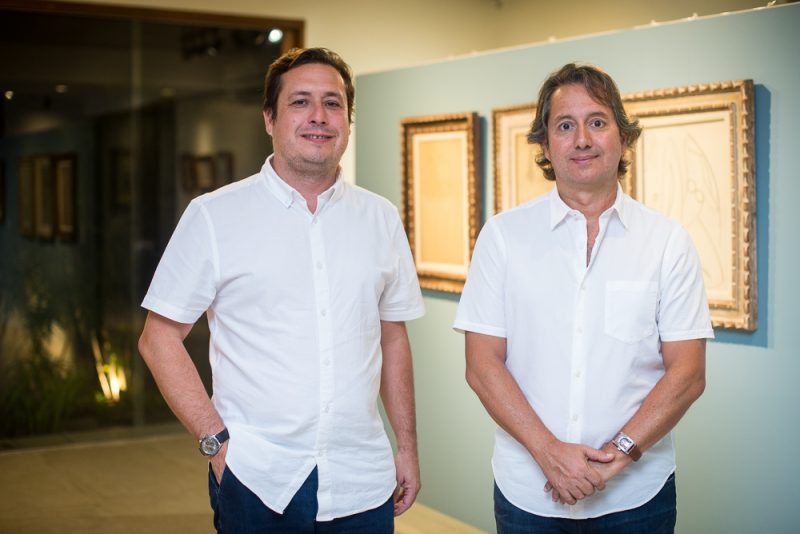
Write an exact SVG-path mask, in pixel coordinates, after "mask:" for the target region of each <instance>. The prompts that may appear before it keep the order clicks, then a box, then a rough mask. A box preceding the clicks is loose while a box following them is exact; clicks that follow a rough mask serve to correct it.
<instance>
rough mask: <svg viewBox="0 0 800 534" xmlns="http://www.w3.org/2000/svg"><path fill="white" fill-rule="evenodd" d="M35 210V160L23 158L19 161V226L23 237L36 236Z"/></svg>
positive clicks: (29, 157) (27, 157)
mask: <svg viewBox="0 0 800 534" xmlns="http://www.w3.org/2000/svg"><path fill="white" fill-rule="evenodd" d="M34 208H35V206H34V201H33V158H32V157H31V156H23V157H21V158H19V159H18V160H17V225H18V226H19V234H20V235H21V236H24V237H34V236H35V235H36V226H35V224H36V220H35V215H34V214H35V209H34Z"/></svg>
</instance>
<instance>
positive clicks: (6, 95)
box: [3, 91, 14, 100]
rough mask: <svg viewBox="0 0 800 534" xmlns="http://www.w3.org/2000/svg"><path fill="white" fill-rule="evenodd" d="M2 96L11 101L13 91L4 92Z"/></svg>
mask: <svg viewBox="0 0 800 534" xmlns="http://www.w3.org/2000/svg"><path fill="white" fill-rule="evenodd" d="M3 96H5V97H6V100H12V99H13V98H14V91H6V92H5V93H4V94H3Z"/></svg>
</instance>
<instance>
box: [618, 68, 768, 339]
mask: <svg viewBox="0 0 800 534" xmlns="http://www.w3.org/2000/svg"><path fill="white" fill-rule="evenodd" d="M623 100H624V101H625V108H626V110H627V111H628V113H629V114H630V115H631V116H633V117H636V118H637V119H639V121H640V124H641V126H642V136H641V137H640V138H639V140H638V142H637V145H636V149H635V157H634V158H632V165H631V169H630V172H629V176H628V177H626V181H629V189H630V192H631V196H633V197H635V198H637V199H638V200H640V201H642V202H643V203H645V204H647V205H649V206H651V207H653V208H655V209H658V210H660V211H662V212H664V213H665V214H666V215H668V216H670V217H673V218H675V219H677V220H678V221H680V222H681V223H682V224H683V225H684V226H685V227H686V228H687V229H688V230H689V233H690V234H692V239H693V240H694V242H695V245H696V247H697V249H698V253H699V254H700V259H701V263H702V264H703V274H704V278H705V282H706V290H707V291H708V294H709V305H710V307H711V319H712V322H713V324H714V326H718V327H723V328H736V329H741V330H749V331H752V330H755V329H756V327H757V302H758V301H757V284H756V281H757V278H756V188H755V185H756V183H755V110H754V101H753V81H752V80H738V81H728V82H720V83H711V84H703V85H692V86H689V87H677V88H672V89H659V90H656V91H647V92H642V93H635V94H629V95H626V96H625V97H624V98H623Z"/></svg>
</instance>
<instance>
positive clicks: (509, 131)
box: [492, 104, 555, 213]
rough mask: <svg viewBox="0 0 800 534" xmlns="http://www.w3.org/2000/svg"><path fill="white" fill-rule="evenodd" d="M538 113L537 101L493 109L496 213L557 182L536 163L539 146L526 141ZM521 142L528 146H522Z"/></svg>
mask: <svg viewBox="0 0 800 534" xmlns="http://www.w3.org/2000/svg"><path fill="white" fill-rule="evenodd" d="M535 114H536V105H535V104H524V105H521V106H512V107H505V108H497V109H493V110H492V131H493V132H494V143H493V149H494V150H493V153H494V211H495V213H500V212H501V211H505V210H507V209H509V208H513V207H515V206H519V205H520V204H522V203H524V202H526V201H528V200H530V199H532V198H535V197H536V196H539V195H540V194H542V193H546V192H547V191H549V190H550V189H552V188H553V186H554V185H555V182H551V181H549V180H547V179H546V178H545V177H544V173H543V172H542V170H541V169H540V168H539V166H538V165H536V161H535V157H536V153H537V152H538V151H539V148H538V146H537V145H528V144H527V137H528V131H529V130H530V127H531V123H532V122H533V117H534V115H535ZM521 144H525V147H526V148H525V149H521V147H520V145H521Z"/></svg>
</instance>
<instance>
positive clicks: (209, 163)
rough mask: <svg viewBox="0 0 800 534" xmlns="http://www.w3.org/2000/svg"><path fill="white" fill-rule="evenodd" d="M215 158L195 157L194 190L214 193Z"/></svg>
mask: <svg viewBox="0 0 800 534" xmlns="http://www.w3.org/2000/svg"><path fill="white" fill-rule="evenodd" d="M215 173H216V169H215V168H214V158H213V157H212V156H195V158H194V188H195V189H197V190H199V191H202V192H207V191H212V190H213V189H214V187H215V178H216V177H215Z"/></svg>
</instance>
